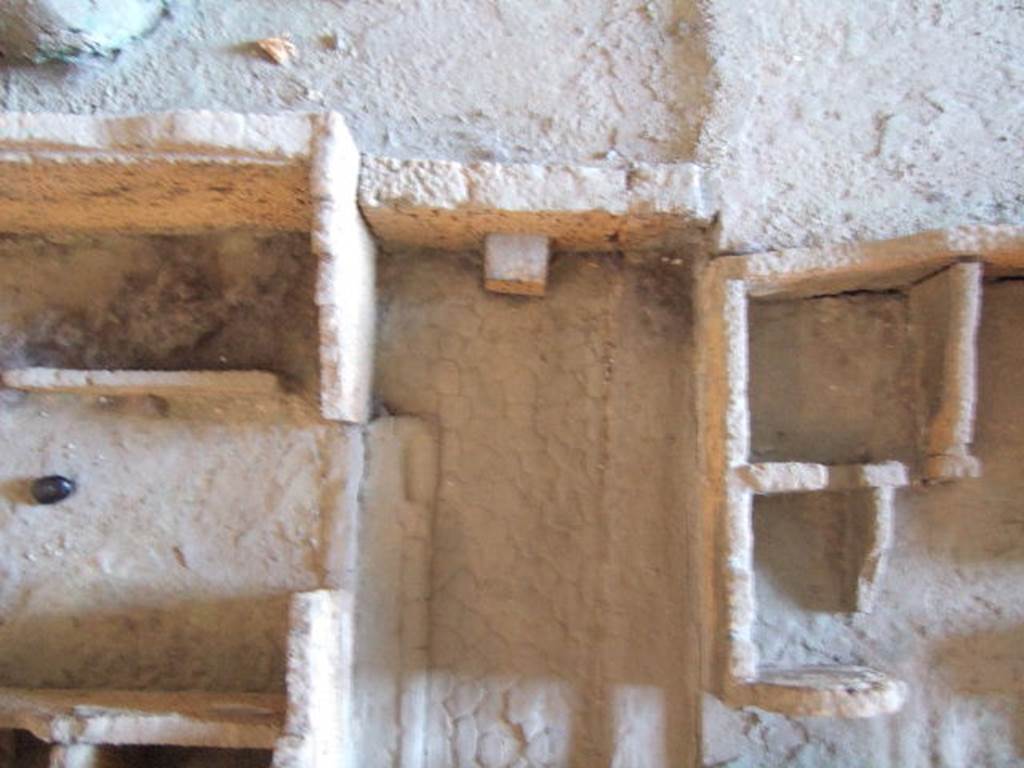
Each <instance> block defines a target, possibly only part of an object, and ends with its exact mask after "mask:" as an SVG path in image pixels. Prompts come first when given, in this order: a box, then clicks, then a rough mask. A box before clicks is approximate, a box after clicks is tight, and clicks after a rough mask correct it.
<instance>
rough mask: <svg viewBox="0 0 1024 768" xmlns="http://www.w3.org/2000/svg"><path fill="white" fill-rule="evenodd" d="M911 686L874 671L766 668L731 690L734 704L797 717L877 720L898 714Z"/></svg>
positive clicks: (863, 668)
mask: <svg viewBox="0 0 1024 768" xmlns="http://www.w3.org/2000/svg"><path fill="white" fill-rule="evenodd" d="M906 697H907V686H906V683H904V682H902V681H900V680H896V679H895V678H892V677H890V676H889V675H887V674H885V673H884V672H880V671H878V670H876V669H872V668H870V667H857V666H848V667H847V666H806V667H792V668H781V667H778V668H773V667H763V668H761V669H760V670H759V671H758V675H757V677H756V678H754V679H753V680H749V681H744V682H740V683H737V684H735V685H734V686H732V688H731V693H730V696H729V698H730V700H731V701H730V703H732V704H733V705H734V706H740V707H759V708H760V709H764V710H767V711H769V712H778V713H780V714H784V715H790V716H795V717H841V718H860V717H875V716H876V715H887V714H892V713H893V712H898V711H899V710H900V708H901V707H902V706H903V703H904V701H906Z"/></svg>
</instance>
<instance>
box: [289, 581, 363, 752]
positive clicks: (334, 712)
mask: <svg viewBox="0 0 1024 768" xmlns="http://www.w3.org/2000/svg"><path fill="white" fill-rule="evenodd" d="M353 619H354V617H353V610H352V599H351V597H350V596H349V594H348V593H346V592H342V591H339V590H316V591H313V592H300V593H297V594H295V595H293V596H292V603H291V611H290V616H289V635H288V671H287V678H286V685H287V701H288V703H287V710H286V715H285V723H284V729H283V731H282V733H281V736H280V738H278V740H277V743H276V745H275V747H274V758H273V766H274V768H355V767H354V765H353V764H351V763H349V762H348V761H347V760H346V759H345V756H346V751H345V739H346V738H347V733H348V728H349V725H350V717H351V699H352V636H353Z"/></svg>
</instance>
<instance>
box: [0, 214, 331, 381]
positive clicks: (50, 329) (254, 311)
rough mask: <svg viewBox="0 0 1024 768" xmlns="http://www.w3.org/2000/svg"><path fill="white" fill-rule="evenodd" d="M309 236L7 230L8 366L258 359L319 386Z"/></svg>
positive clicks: (2, 315)
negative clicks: (24, 233)
mask: <svg viewBox="0 0 1024 768" xmlns="http://www.w3.org/2000/svg"><path fill="white" fill-rule="evenodd" d="M313 290H314V275H313V260H312V257H311V254H310V246H309V239H308V237H305V236H303V235H299V234H294V235H291V234H268V235H259V234H254V233H248V232H233V233H232V232H228V233H217V234H211V235H198V236H194V237H180V238H174V237H143V236H136V237H128V236H126V237H120V236H103V237H78V236H59V237H58V236H54V237H6V238H0V297H2V301H0V365H3V366H4V367H14V368H20V367H24V366H36V365H42V366H58V367H65V368H128V369H130V368H155V369H165V370H168V369H170V370H174V369H186V370H187V369H204V368H205V369H213V370H232V369H245V368H260V369H264V370H270V371H274V372H276V373H279V374H281V375H282V377H283V379H284V381H285V382H286V385H287V386H289V387H291V388H295V389H302V390H303V391H308V392H309V393H312V392H313V391H314V390H315V386H316V377H317V350H316V309H315V306H314V304H313V301H312V299H313Z"/></svg>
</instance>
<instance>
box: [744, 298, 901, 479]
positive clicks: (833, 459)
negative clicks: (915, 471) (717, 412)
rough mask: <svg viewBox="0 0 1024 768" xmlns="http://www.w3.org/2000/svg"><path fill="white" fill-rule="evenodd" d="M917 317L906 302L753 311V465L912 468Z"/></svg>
mask: <svg viewBox="0 0 1024 768" xmlns="http://www.w3.org/2000/svg"><path fill="white" fill-rule="evenodd" d="M908 316H909V308H908V301H907V298H906V295H905V294H903V293H899V292H879V293H868V292H858V293H853V294H842V295H836V296H822V297H814V298H807V299H800V300H786V301H778V300H773V301H768V300H760V301H752V302H751V304H750V309H749V334H750V337H749V338H750V384H749V386H750V407H751V433H752V434H751V441H752V445H751V450H752V458H753V460H755V461H813V462H820V463H824V464H845V463H862V462H871V461H881V460H891V459H897V460H904V461H906V460H908V459H910V458H911V457H912V456H913V453H914V446H915V420H914V419H915V417H914V411H913V405H912V404H913V403H914V399H915V394H916V391H915V385H914V381H915V379H914V375H913V370H914V369H913V356H912V345H911V344H910V343H909V326H908Z"/></svg>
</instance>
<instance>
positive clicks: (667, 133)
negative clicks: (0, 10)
mask: <svg viewBox="0 0 1024 768" xmlns="http://www.w3.org/2000/svg"><path fill="white" fill-rule="evenodd" d="M172 7H173V15H172V17H171V18H170V19H169V20H167V21H166V22H165V23H164V24H163V25H161V26H160V27H158V28H157V30H156V31H155V32H154V33H153V35H152V36H151V37H150V38H148V39H146V40H143V41H141V42H139V43H138V44H136V45H134V46H132V47H129V48H126V49H125V50H124V51H123V52H122V54H121V55H120V57H119V58H118V59H117V61H114V62H109V63H107V62H102V61H96V62H90V63H86V64H84V65H79V66H71V67H68V66H65V65H61V64H50V65H47V66H46V67H43V68H41V69H40V68H28V67H22V66H12V67H5V68H3V69H2V70H0V109H3V110H8V111H58V112H85V113H90V112H139V111H154V110H167V109H231V110H240V111H248V112H267V111H275V110H282V109H284V110H322V109H325V108H332V109H338V110H340V111H341V112H343V113H344V114H345V117H346V118H347V120H348V123H349V125H350V127H351V128H352V130H353V133H354V134H355V136H356V139H357V140H358V142H359V145H360V147H361V148H362V149H364V150H366V151H375V152H385V153H388V154H392V155H397V156H401V157H442V158H472V159H478V160H487V159H498V160H524V159H534V160H546V159H552V158H557V159H565V160H570V159H571V160H577V161H589V162H614V161H615V160H616V158H617V157H618V156H622V157H624V158H628V159H637V160H641V159H646V160H672V159H676V158H679V157H688V156H690V155H692V153H693V150H694V147H695V145H696V141H697V136H698V133H699V130H700V119H701V116H702V114H703V109H704V104H705V103H706V101H707V96H706V94H707V91H706V88H705V81H706V78H707V62H706V59H705V56H704V43H703V37H702V35H701V34H700V30H701V28H702V27H701V20H700V14H699V13H698V11H697V9H696V7H695V5H694V4H693V3H691V2H684V3H676V2H674V0H597V1H595V0H570V1H568V2H558V3H543V2H533V1H532V0H511V1H510V0H502V1H500V2H494V1H492V0H417V2H404V1H403V2H399V1H398V0H388V1H387V2H370V1H369V0H358V1H357V2H340V1H338V0H335V1H334V2H330V1H329V0H295V1H294V2H288V3H281V2H276V0H226V1H225V0H180V1H179V2H176V3H174V4H173V6H172ZM276 36H284V37H288V38H289V39H290V40H291V41H292V42H293V43H294V44H295V45H296V47H297V49H298V56H297V58H296V59H295V60H294V61H293V62H292V63H290V64H288V65H286V66H278V65H275V64H273V63H271V62H270V61H268V60H267V59H266V57H264V56H263V55H262V54H261V53H259V52H258V51H257V50H256V49H255V47H254V46H253V42H254V41H256V40H260V39H262V38H267V37H276Z"/></svg>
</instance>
